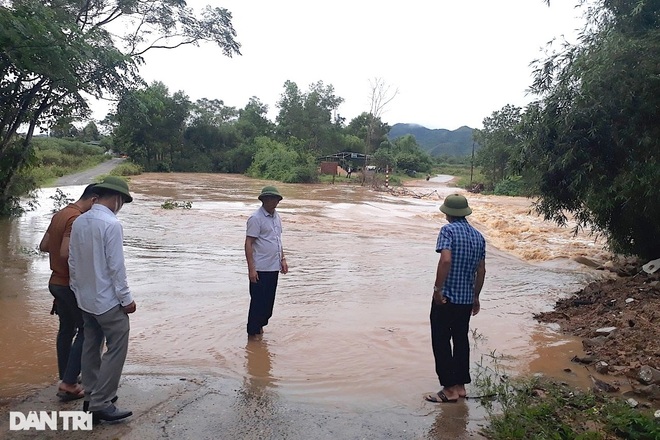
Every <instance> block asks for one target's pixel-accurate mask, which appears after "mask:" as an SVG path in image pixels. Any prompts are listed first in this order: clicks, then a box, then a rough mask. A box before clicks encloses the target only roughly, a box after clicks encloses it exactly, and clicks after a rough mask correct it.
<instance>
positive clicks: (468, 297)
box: [426, 194, 486, 403]
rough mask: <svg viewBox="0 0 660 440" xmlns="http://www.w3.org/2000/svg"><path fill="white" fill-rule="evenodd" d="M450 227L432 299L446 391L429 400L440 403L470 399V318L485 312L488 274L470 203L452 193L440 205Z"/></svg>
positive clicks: (436, 352) (442, 239)
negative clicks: (481, 298)
mask: <svg viewBox="0 0 660 440" xmlns="http://www.w3.org/2000/svg"><path fill="white" fill-rule="evenodd" d="M440 211H441V212H442V213H444V214H445V216H446V218H447V221H448V222H449V223H448V224H446V225H444V226H443V227H442V228H441V229H440V234H438V240H437V242H436V248H435V250H436V252H438V253H439V254H440V260H439V261H438V267H437V270H436V276H435V282H434V283H433V300H432V301H431V316H430V318H431V344H432V346H433V356H434V358H435V371H436V373H437V375H438V380H439V381H440V385H441V386H442V389H441V390H440V391H439V392H437V393H434V394H430V395H427V396H426V400H428V401H430V402H436V403H447V402H451V403H453V402H457V401H458V399H459V398H460V397H465V393H466V391H465V384H468V383H470V382H471V378H470V346H469V341H468V331H469V325H470V317H471V316H473V315H476V314H477V313H479V310H480V309H481V305H480V302H479V294H480V293H481V289H482V287H483V285H484V277H485V275H486V241H485V240H484V237H483V235H481V233H480V232H479V231H477V230H476V229H475V228H474V227H472V225H470V223H468V221H467V219H466V217H467V216H468V215H470V214H471V213H472V208H470V206H469V205H468V201H467V199H466V198H465V197H464V196H462V195H460V194H451V195H449V196H447V198H445V201H444V203H443V204H442V206H440Z"/></svg>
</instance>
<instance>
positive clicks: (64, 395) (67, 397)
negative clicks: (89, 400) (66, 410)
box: [56, 391, 85, 402]
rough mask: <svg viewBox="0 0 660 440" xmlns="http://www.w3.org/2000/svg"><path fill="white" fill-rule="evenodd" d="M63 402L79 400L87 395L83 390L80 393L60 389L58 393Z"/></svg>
mask: <svg viewBox="0 0 660 440" xmlns="http://www.w3.org/2000/svg"><path fill="white" fill-rule="evenodd" d="M56 396H57V397H59V398H60V400H61V401H62V402H71V401H72V400H78V399H82V398H83V397H85V392H84V391H81V392H80V393H72V392H70V391H58V392H57V394H56Z"/></svg>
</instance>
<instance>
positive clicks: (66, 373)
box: [48, 284, 85, 385]
mask: <svg viewBox="0 0 660 440" xmlns="http://www.w3.org/2000/svg"><path fill="white" fill-rule="evenodd" d="M48 290H50V293H51V294H52V295H53V297H54V298H55V299H56V300H57V316H58V317H59V319H60V328H59V330H58V331H57V344H56V346H57V369H58V371H59V375H60V380H62V381H64V382H65V383H67V384H70V385H73V384H76V383H78V375H79V374H80V362H81V361H80V359H81V356H82V347H83V341H84V340H85V335H84V332H83V317H82V312H81V311H80V309H79V308H78V303H77V302H76V296H75V294H74V293H73V290H71V288H70V287H69V286H59V285H57V284H49V285H48Z"/></svg>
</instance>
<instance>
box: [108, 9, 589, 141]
mask: <svg viewBox="0 0 660 440" xmlns="http://www.w3.org/2000/svg"><path fill="white" fill-rule="evenodd" d="M576 3H577V0H553V1H551V6H550V7H548V6H547V5H546V4H545V3H544V2H543V1H542V0H501V1H493V0H452V1H447V0H407V1H392V0H390V1H375V0H350V1H349V0H333V1H325V0H316V1H309V0H308V1H303V0H279V1H273V0H249V1H248V0H188V5H189V6H191V7H193V8H195V9H201V8H202V7H203V6H204V5H206V4H211V5H213V6H221V7H224V8H227V9H228V10H230V11H231V12H232V14H233V24H234V28H235V29H236V32H237V34H238V35H237V40H238V41H239V42H240V43H241V45H242V47H241V52H242V54H243V55H242V56H237V57H234V58H228V57H225V56H223V55H222V52H221V50H220V49H219V48H218V47H217V46H215V45H212V44H204V45H202V46H201V47H187V48H179V49H176V50H174V51H166V50H161V51H152V52H149V53H148V54H147V56H146V65H145V66H143V67H142V68H141V73H142V76H143V77H144V78H145V79H146V80H147V81H148V82H152V81H156V80H157V81H162V82H163V83H165V84H166V85H167V86H168V88H169V91H170V93H174V92H176V91H179V90H182V91H184V92H185V93H186V94H187V95H188V96H189V97H190V99H191V100H193V101H194V100H197V99H200V98H208V99H221V100H223V101H224V103H225V105H229V106H234V107H237V108H242V107H244V106H245V104H247V102H248V99H249V98H250V97H251V96H256V97H258V98H259V99H260V100H261V101H262V102H263V103H264V104H267V105H268V106H269V110H270V111H269V116H270V118H271V119H273V120H274V118H275V115H276V114H277V108H276V106H275V104H276V102H277V100H278V99H279V97H280V95H281V94H282V92H283V90H284V88H283V85H284V82H285V81H286V80H291V81H293V82H295V83H297V84H298V86H299V87H300V89H301V90H303V91H307V90H308V87H309V85H310V84H311V83H314V82H317V81H319V80H321V81H323V82H324V84H326V85H328V84H331V85H333V86H334V88H335V93H336V95H337V96H340V97H342V98H344V103H343V104H342V105H341V106H340V108H339V114H340V115H341V116H343V117H345V118H346V122H347V123H348V122H349V121H350V120H351V119H352V118H354V117H355V116H357V115H359V114H360V113H361V112H364V111H368V110H369V104H370V101H369V93H370V80H371V81H373V79H374V78H381V79H382V80H383V81H385V82H386V83H387V84H388V85H390V86H391V90H392V91H393V90H395V89H398V94H397V96H396V97H395V98H394V100H393V101H392V102H391V103H390V104H389V105H388V106H387V107H386V109H385V112H384V113H383V115H382V119H383V121H384V122H387V123H389V124H390V125H393V124H395V123H398V122H404V123H416V124H420V125H423V126H425V127H428V128H445V129H449V130H454V129H456V128H458V127H460V126H463V125H467V126H469V127H472V128H481V126H482V120H483V119H484V118H485V117H487V116H489V115H490V114H491V113H492V112H493V111H496V110H499V109H501V108H502V107H503V106H504V105H506V104H514V105H518V106H521V107H522V106H524V105H525V104H527V103H528V102H529V101H531V100H532V97H531V96H528V95H527V93H526V90H527V89H528V87H529V85H530V84H531V82H532V77H531V73H532V68H531V67H530V63H531V62H532V61H533V60H534V59H536V58H539V57H542V54H543V53H542V50H543V48H544V47H545V45H546V43H547V42H549V41H550V40H552V39H553V38H556V39H559V40H561V39H562V38H564V37H565V38H566V39H568V40H569V41H571V42H574V41H575V36H576V35H577V30H578V29H580V28H581V27H582V25H581V23H582V19H581V12H580V10H578V9H575V4H576ZM95 116H96V117H101V118H102V117H103V116H104V114H95Z"/></svg>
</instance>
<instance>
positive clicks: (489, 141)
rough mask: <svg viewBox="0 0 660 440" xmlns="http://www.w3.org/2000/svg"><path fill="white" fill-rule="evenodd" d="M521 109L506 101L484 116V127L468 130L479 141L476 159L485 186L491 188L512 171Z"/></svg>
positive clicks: (517, 147)
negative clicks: (497, 108)
mask: <svg viewBox="0 0 660 440" xmlns="http://www.w3.org/2000/svg"><path fill="white" fill-rule="evenodd" d="M521 112H522V109H521V108H520V107H516V106H514V105H510V104H507V105H505V106H504V107H502V109H500V110H498V111H495V112H493V113H492V114H491V115H490V116H489V117H487V118H484V120H483V126H484V128H483V129H481V130H474V132H473V134H472V135H473V137H474V140H475V142H477V143H478V144H479V145H480V148H479V150H478V152H477V158H476V163H477V165H480V166H481V170H482V173H483V175H484V177H485V178H486V182H485V183H486V186H487V187H488V189H491V190H492V189H493V188H494V187H495V185H496V184H497V183H499V182H501V181H502V180H504V179H505V178H506V177H508V176H509V174H510V173H511V172H512V171H513V170H512V167H511V165H510V163H511V162H512V159H513V157H514V156H515V155H516V152H517V151H518V150H519V149H520V145H521V137H520V134H519V124H520V119H521Z"/></svg>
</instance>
